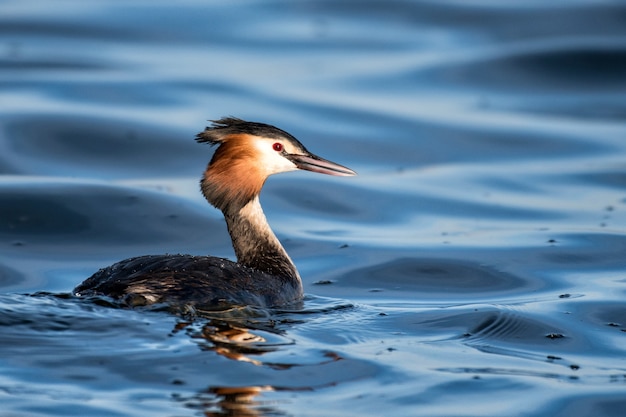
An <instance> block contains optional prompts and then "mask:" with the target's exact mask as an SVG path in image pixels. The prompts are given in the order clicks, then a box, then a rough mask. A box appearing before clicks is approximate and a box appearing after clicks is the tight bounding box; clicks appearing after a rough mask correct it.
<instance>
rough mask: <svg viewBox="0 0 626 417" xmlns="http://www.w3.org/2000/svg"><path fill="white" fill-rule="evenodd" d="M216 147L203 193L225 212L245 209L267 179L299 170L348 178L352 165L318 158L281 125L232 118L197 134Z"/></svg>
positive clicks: (205, 176)
mask: <svg viewBox="0 0 626 417" xmlns="http://www.w3.org/2000/svg"><path fill="white" fill-rule="evenodd" d="M196 140H197V141H198V142H202V143H209V144H211V145H218V148H217V149H216V151H215V154H214V155H213V158H212V159H211V162H210V163H209V166H208V167H207V170H206V171H205V174H204V178H203V179H202V182H201V184H202V192H203V193H204V195H205V197H206V198H207V200H209V202H210V203H211V204H213V205H214V206H215V207H217V208H219V209H221V210H224V209H226V208H228V207H229V206H231V207H233V206H234V207H242V206H243V205H245V204H246V203H247V202H249V201H250V200H251V199H252V198H254V197H256V196H258V194H259V193H260V192H261V188H262V187H263V184H264V183H265V180H266V179H267V177H269V176H270V175H272V174H278V173H281V172H289V171H294V170H297V169H302V170H307V171H312V172H318V173H321V174H328V175H339V176H350V175H356V172H354V171H353V170H351V169H350V168H346V167H344V166H342V165H339V164H336V163H334V162H331V161H328V160H326V159H323V158H320V157H319V156H317V155H314V154H312V153H311V152H309V151H308V150H307V149H306V148H305V147H304V145H302V143H300V141H298V140H297V139H296V138H295V137H293V136H292V135H290V134H289V133H287V132H285V131H284V130H281V129H279V128H277V127H274V126H271V125H268V124H264V123H254V122H247V121H244V120H241V119H237V118H233V117H228V118H223V119H220V120H216V121H213V124H212V125H211V126H209V127H207V128H206V129H205V130H204V131H203V132H201V133H199V134H198V135H197V137H196Z"/></svg>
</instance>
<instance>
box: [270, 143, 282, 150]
mask: <svg viewBox="0 0 626 417" xmlns="http://www.w3.org/2000/svg"><path fill="white" fill-rule="evenodd" d="M272 148H273V149H274V150H275V151H276V152H280V151H282V150H283V144H282V143H280V142H276V143H275V144H273V145H272Z"/></svg>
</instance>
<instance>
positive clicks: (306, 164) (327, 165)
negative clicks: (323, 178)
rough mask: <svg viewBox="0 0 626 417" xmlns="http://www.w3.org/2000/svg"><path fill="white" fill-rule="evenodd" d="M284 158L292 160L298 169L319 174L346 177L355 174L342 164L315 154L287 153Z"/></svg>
mask: <svg viewBox="0 0 626 417" xmlns="http://www.w3.org/2000/svg"><path fill="white" fill-rule="evenodd" d="M285 158H287V159H289V160H290V161H291V162H293V163H294V164H295V165H296V166H297V167H298V168H299V169H305V170H307V171H312V172H319V173H320V174H327V175H337V176H342V177H347V176H351V175H356V172H354V171H353V170H351V169H350V168H346V167H344V166H343V165H339V164H336V163H334V162H330V161H327V160H326V159H324V158H320V157H319V156H317V155H313V154H312V153H309V154H307V155H301V154H287V155H285Z"/></svg>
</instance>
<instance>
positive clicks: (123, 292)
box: [73, 117, 356, 309]
mask: <svg viewBox="0 0 626 417" xmlns="http://www.w3.org/2000/svg"><path fill="white" fill-rule="evenodd" d="M210 122H211V124H210V125H209V126H207V127H206V128H205V129H204V131H202V132H200V133H198V134H197V135H196V141H197V142H198V143H202V144H209V145H212V146H216V148H215V152H214V153H213V156H212V158H211V160H210V162H209V164H208V166H207V168H206V170H205V171H204V175H203V176H202V178H201V180H200V190H201V192H202V194H203V195H204V197H205V198H206V200H207V201H208V202H209V203H210V204H211V205H212V206H214V207H215V208H217V209H219V210H221V211H222V213H223V215H224V219H225V220H226V225H227V228H228V232H229V234H230V237H231V240H232V245H233V249H234V251H235V255H236V258H237V261H236V262H234V261H231V260H229V259H226V258H220V257H215V256H198V255H183V254H178V255H144V256H138V257H133V258H129V259H125V260H123V261H120V262H117V263H115V264H113V265H111V266H108V267H106V268H102V269H100V270H99V271H97V272H96V273H94V274H93V275H92V276H91V277H89V278H87V279H86V280H84V281H83V282H82V283H81V284H79V285H78V286H77V287H76V288H74V290H73V294H74V295H75V296H77V297H100V296H105V297H110V298H112V299H114V300H117V301H119V302H121V303H122V304H124V305H128V306H132V307H135V306H146V305H153V304H161V303H164V304H167V305H175V306H194V307H201V308H205V309H223V308H230V307H233V306H252V307H261V308H278V307H287V306H292V305H296V304H298V303H300V302H301V301H302V299H303V296H304V294H303V286H302V279H301V278H300V274H299V273H298V270H297V268H296V266H295V265H294V263H293V261H292V260H291V258H290V257H289V255H288V254H287V252H286V251H285V249H284V248H283V246H282V245H281V243H280V241H279V240H278V238H277V237H276V235H275V234H274V232H273V231H272V229H271V227H270V226H269V224H268V222H267V219H266V217H265V214H264V212H263V209H262V207H261V204H260V201H259V195H260V193H261V189H262V188H263V185H264V184H265V181H266V179H267V178H268V177H269V176H270V175H273V174H278V173H283V172H289V171H294V170H306V171H312V172H316V173H321V174H327V175H334V176H353V175H356V172H355V171H353V170H352V169H350V168H347V167H345V166H343V165H339V164H337V163H334V162H331V161H328V160H326V159H323V158H321V157H319V156H317V155H314V154H312V153H311V152H309V151H308V150H307V149H306V148H305V147H304V145H303V144H302V143H300V141H298V139H296V138H295V137H294V136H292V135H291V134H289V133H287V132H286V131H284V130H281V129H279V128H277V127H275V126H273V125H270V124H265V123H258V122H249V121H245V120H242V119H239V118H235V117H223V118H221V119H219V120H212V121H210Z"/></svg>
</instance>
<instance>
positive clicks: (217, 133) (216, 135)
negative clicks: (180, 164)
mask: <svg viewBox="0 0 626 417" xmlns="http://www.w3.org/2000/svg"><path fill="white" fill-rule="evenodd" d="M236 134H248V135H254V136H261V137H265V138H276V139H279V138H285V139H289V140H291V141H294V142H295V143H296V144H298V145H300V146H302V144H301V143H300V142H299V141H298V140H297V139H296V138H294V137H293V136H292V135H290V134H289V133H287V132H285V131H284V130H282V129H279V128H277V127H275V126H272V125H268V124H265V123H257V122H247V121H245V120H242V119H238V118H236V117H232V116H229V117H223V118H221V119H219V120H211V125H210V126H207V127H206V128H205V129H204V131H202V132H200V133H198V134H197V135H196V141H197V142H199V143H208V144H211V145H217V144H220V143H222V142H224V140H225V139H226V138H227V137H228V136H230V135H236Z"/></svg>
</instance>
